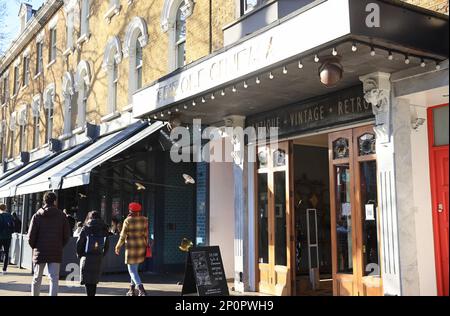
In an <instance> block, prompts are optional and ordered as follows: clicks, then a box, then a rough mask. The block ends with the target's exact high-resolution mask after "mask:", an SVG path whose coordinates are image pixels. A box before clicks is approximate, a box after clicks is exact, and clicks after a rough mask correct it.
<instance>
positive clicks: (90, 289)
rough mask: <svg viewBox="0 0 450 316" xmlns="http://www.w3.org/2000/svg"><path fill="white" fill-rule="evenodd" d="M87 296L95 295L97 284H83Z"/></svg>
mask: <svg viewBox="0 0 450 316" xmlns="http://www.w3.org/2000/svg"><path fill="white" fill-rule="evenodd" d="M84 286H85V287H86V294H87V296H95V294H96V293H97V284H85V285H84Z"/></svg>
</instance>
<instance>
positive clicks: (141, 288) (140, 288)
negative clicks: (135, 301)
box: [137, 284, 147, 296]
mask: <svg viewBox="0 0 450 316" xmlns="http://www.w3.org/2000/svg"><path fill="white" fill-rule="evenodd" d="M137 296H147V292H145V289H144V286H143V285H142V284H140V285H138V295H137Z"/></svg>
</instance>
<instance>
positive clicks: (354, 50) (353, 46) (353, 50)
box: [352, 43, 358, 52]
mask: <svg viewBox="0 0 450 316" xmlns="http://www.w3.org/2000/svg"><path fill="white" fill-rule="evenodd" d="M357 50H358V46H356V43H353V45H352V52H356V51H357Z"/></svg>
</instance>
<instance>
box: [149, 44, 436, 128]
mask: <svg viewBox="0 0 450 316" xmlns="http://www.w3.org/2000/svg"><path fill="white" fill-rule="evenodd" d="M348 43H349V42H345V43H342V44H340V45H334V46H330V47H326V48H324V49H322V50H321V52H315V53H309V54H306V55H304V56H301V57H299V58H298V64H297V65H298V69H299V70H302V69H304V67H305V64H304V62H305V61H307V60H312V61H314V63H316V64H319V63H321V62H322V65H320V66H319V69H321V68H322V67H323V66H324V65H326V64H327V63H329V64H331V65H333V66H335V67H337V69H335V70H336V71H339V68H341V69H340V71H344V69H342V66H340V64H339V61H338V59H337V58H338V57H339V52H340V47H341V46H342V45H348ZM351 43H352V44H351V45H352V46H351V51H352V52H353V53H357V52H358V51H360V49H361V48H366V49H367V48H368V49H370V53H369V54H370V56H372V57H375V56H386V59H387V60H388V61H394V60H396V57H395V55H398V56H403V57H402V58H403V60H404V63H405V64H406V65H412V64H413V62H412V61H413V60H416V61H418V64H417V66H420V67H421V68H425V67H427V65H429V64H434V65H435V69H436V70H440V69H441V61H439V60H438V59H435V58H430V57H424V56H420V55H418V54H411V53H405V52H402V51H400V50H396V49H390V48H386V47H382V46H380V45H375V44H371V43H366V42H362V41H352V42H351ZM327 52H329V53H327ZM333 58H334V59H333ZM290 63H292V61H290V62H289V63H287V64H290ZM287 64H285V65H283V66H282V67H281V73H282V74H283V75H287V74H288V72H289V69H288V65H287ZM319 73H320V71H319ZM253 78H254V79H248V78H247V79H244V80H242V81H240V82H239V83H234V84H232V85H230V86H227V87H225V88H223V87H221V88H220V89H218V91H213V92H209V93H208V95H210V97H209V98H208V97H207V95H206V94H205V95H203V96H198V97H196V98H194V99H193V100H192V102H191V103H190V104H191V106H192V107H195V106H196V105H197V100H200V101H201V103H206V102H207V99H210V100H212V101H214V100H215V99H216V96H219V95H220V96H222V97H223V96H225V95H226V91H227V90H231V92H233V93H238V91H239V90H238V87H239V86H242V87H243V88H244V89H248V88H249V82H250V81H252V80H254V82H255V83H256V85H260V84H261V82H262V79H263V78H268V79H269V80H274V79H275V75H274V70H271V71H269V72H263V73H259V74H257V75H256V76H253ZM320 79H322V78H320ZM339 79H340V78H339ZM322 83H324V82H323V80H322ZM189 102H190V101H189ZM180 107H181V108H182V109H184V110H188V109H189V104H188V103H187V102H186V103H183V104H181V105H176V106H175V107H174V109H172V110H163V111H161V112H160V113H159V115H158V114H154V115H153V119H155V120H158V118H164V117H165V114H167V115H168V116H169V117H170V115H171V114H172V113H173V112H177V113H179V112H180V111H181V110H180Z"/></svg>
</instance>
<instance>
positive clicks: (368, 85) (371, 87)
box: [359, 72, 391, 144]
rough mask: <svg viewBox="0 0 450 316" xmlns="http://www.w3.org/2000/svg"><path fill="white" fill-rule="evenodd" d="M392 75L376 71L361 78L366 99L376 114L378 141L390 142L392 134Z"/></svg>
mask: <svg viewBox="0 0 450 316" xmlns="http://www.w3.org/2000/svg"><path fill="white" fill-rule="evenodd" d="M390 77H391V75H390V74H388V73H382V72H375V73H372V74H369V75H366V76H361V77H360V78H359V79H360V80H361V81H362V83H363V89H364V99H365V100H366V102H367V103H369V104H371V105H372V110H373V114H374V115H375V127H374V131H375V134H376V136H377V142H378V143H380V144H386V143H389V142H390V136H391V120H390V111H391V82H390Z"/></svg>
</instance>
